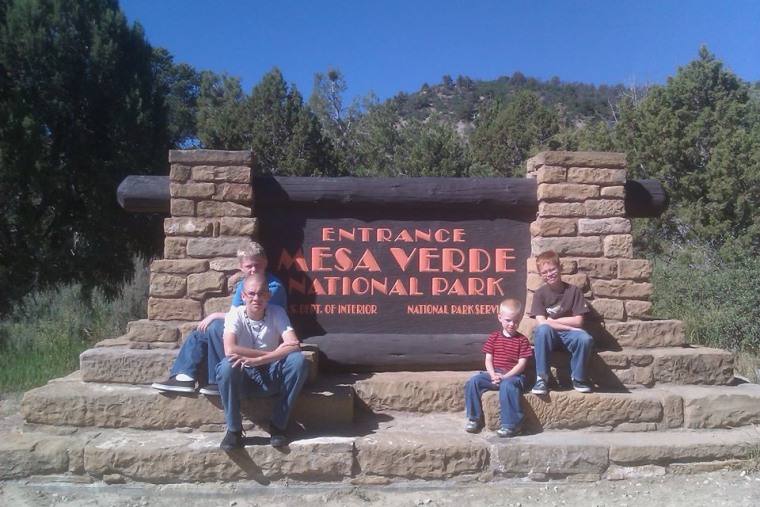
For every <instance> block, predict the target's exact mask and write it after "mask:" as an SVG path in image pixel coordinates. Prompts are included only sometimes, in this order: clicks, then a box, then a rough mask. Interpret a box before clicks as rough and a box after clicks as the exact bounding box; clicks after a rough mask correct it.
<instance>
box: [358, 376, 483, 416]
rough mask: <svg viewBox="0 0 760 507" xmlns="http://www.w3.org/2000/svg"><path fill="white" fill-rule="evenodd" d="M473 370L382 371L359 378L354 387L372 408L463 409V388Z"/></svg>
mask: <svg viewBox="0 0 760 507" xmlns="http://www.w3.org/2000/svg"><path fill="white" fill-rule="evenodd" d="M472 374H473V372H467V371H464V372H437V371H431V372H403V374H400V373H397V372H381V373H374V374H373V375H372V376H371V377H370V378H367V379H360V380H357V381H356V382H355V383H354V384H353V388H354V391H355V392H356V395H357V397H358V398H359V399H361V400H362V402H363V403H365V404H366V405H367V406H368V407H369V408H370V409H371V410H373V411H382V410H398V411H415V412H424V413H427V412H436V411H442V412H450V411H454V412H456V411H460V410H464V394H463V392H464V391H463V389H464V385H465V383H466V382H467V380H468V379H469V378H470V377H471V376H472Z"/></svg>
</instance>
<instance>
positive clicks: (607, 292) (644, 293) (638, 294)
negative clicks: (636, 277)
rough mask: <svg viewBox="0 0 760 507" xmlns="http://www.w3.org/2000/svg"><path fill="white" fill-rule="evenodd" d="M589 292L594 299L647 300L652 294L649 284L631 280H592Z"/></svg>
mask: <svg viewBox="0 0 760 507" xmlns="http://www.w3.org/2000/svg"><path fill="white" fill-rule="evenodd" d="M591 291H592V292H593V294H594V297H596V298H618V299H648V298H650V297H651V296H652V294H653V288H652V284H651V283H649V282H634V281H632V280H592V281H591Z"/></svg>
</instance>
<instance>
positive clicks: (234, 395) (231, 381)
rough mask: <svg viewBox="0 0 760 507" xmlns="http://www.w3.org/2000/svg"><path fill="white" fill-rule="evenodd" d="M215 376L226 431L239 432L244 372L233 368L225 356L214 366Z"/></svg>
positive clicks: (241, 422)
mask: <svg viewBox="0 0 760 507" xmlns="http://www.w3.org/2000/svg"><path fill="white" fill-rule="evenodd" d="M216 378H217V379H218V380H219V395H220V396H221V399H222V407H223V408H224V420H225V422H226V423H227V431H230V432H240V431H242V430H243V418H242V417H241V415H240V397H241V395H243V394H244V392H243V382H244V379H245V378H246V373H245V372H243V371H242V369H241V368H233V367H232V363H231V362H230V361H229V360H228V359H226V358H225V359H224V360H222V361H221V362H219V364H218V365H217V366H216Z"/></svg>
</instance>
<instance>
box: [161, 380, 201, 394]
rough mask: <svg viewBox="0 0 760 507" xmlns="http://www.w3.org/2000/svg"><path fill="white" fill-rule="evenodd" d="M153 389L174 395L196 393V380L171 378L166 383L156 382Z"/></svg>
mask: <svg viewBox="0 0 760 507" xmlns="http://www.w3.org/2000/svg"><path fill="white" fill-rule="evenodd" d="M151 387H152V388H153V389H158V390H159V391H169V392H172V393H194V392H195V380H177V377H169V380H167V381H166V382H154V383H153V384H152V385H151Z"/></svg>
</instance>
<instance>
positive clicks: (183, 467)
mask: <svg viewBox="0 0 760 507" xmlns="http://www.w3.org/2000/svg"><path fill="white" fill-rule="evenodd" d="M463 423H464V421H463V419H462V417H461V416H460V415H458V414H441V413H436V414H407V413H392V412H388V413H385V414H381V415H374V416H371V417H367V418H361V419H360V420H359V421H358V422H357V424H355V425H354V426H353V427H352V433H350V434H345V435H342V436H331V434H330V433H326V432H311V433H301V434H298V435H295V436H294V437H295V438H294V440H293V441H292V442H291V443H290V444H289V445H288V446H286V447H284V448H281V449H274V448H273V447H271V446H270V445H268V442H269V440H268V438H267V435H266V434H265V433H263V432H261V431H259V430H258V429H254V430H253V431H251V432H249V433H248V435H247V447H246V448H245V449H242V450H239V451H232V452H229V453H225V452H222V451H221V450H219V443H220V441H221V438H222V436H221V434H220V433H209V432H203V431H197V430H194V431H179V430H163V431H140V430H134V429H125V428H119V429H91V428H81V429H79V430H77V431H74V432H72V433H70V434H61V433H60V432H59V433H58V434H55V433H49V432H44V431H42V430H41V429H39V430H37V431H25V432H24V433H20V432H19V433H12V434H7V435H4V436H3V438H2V439H1V440H0V480H8V479H19V478H24V477H29V476H32V475H34V476H37V477H38V478H39V476H43V477H44V476H53V475H58V476H63V477H67V478H68V480H69V481H73V480H78V481H79V482H87V481H92V482H94V481H99V480H106V481H109V482H123V481H126V480H129V481H138V482H149V483H186V482H196V481H198V482H218V481H238V480H247V481H255V482H257V483H259V484H275V483H277V484H289V485H294V484H297V483H302V482H309V483H314V482H320V483H325V484H330V483H333V484H338V483H342V484H345V483H352V484H365V485H370V484H373V485H378V484H390V483H403V482H405V481H413V480H448V479H452V478H455V480H457V481H458V482H460V483H467V482H473V483H474V482H476V481H477V482H483V481H491V480H498V479H500V478H512V477H525V478H530V479H533V480H544V481H545V480H556V479H569V480H587V481H594V480H599V479H620V478H629V477H636V476H651V475H664V474H669V473H674V474H675V473H679V474H680V473H687V472H689V471H700V472H701V471H705V470H709V469H719V468H724V467H727V466H741V465H742V464H744V466H749V464H750V463H751V462H752V460H755V459H756V455H757V449H758V446H760V432H758V431H757V430H756V429H754V428H746V427H745V428H737V429H723V430H677V431H671V432H649V433H636V434H635V435H634V434H632V433H627V432H589V431H581V430H575V431H546V432H543V433H538V434H528V435H520V436H517V437H514V438H511V439H500V438H498V437H496V436H495V434H494V433H492V432H490V431H487V430H486V431H483V432H482V433H480V434H478V435H470V434H468V433H465V432H464V431H463Z"/></svg>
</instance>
